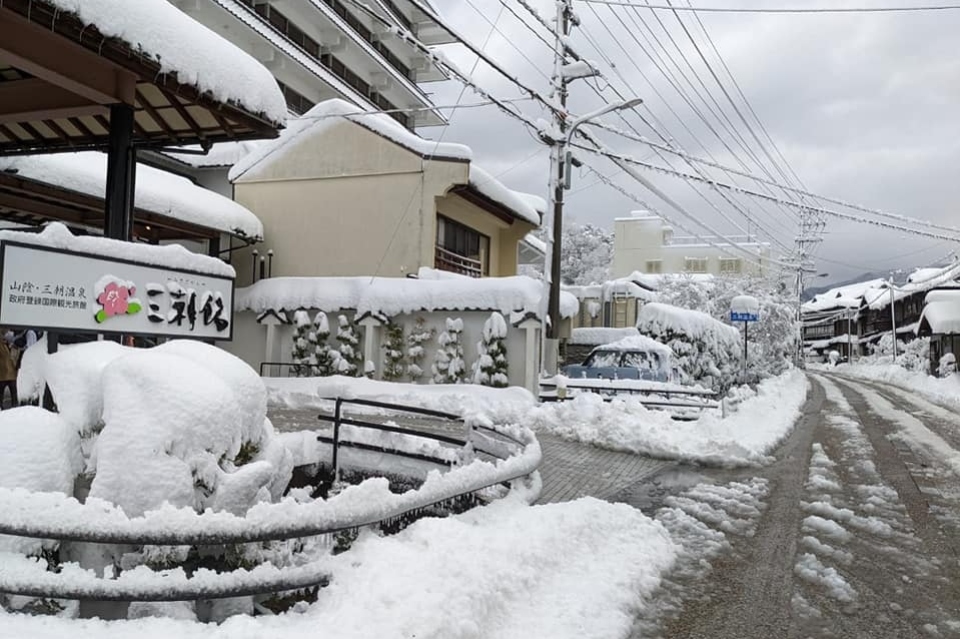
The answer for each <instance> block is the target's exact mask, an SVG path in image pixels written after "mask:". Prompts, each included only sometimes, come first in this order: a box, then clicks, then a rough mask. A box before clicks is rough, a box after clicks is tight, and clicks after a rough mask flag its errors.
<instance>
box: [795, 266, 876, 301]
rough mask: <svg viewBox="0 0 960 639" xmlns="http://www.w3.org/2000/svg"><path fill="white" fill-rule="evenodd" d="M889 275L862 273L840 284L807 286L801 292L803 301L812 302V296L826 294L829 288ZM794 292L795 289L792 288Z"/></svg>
mask: <svg viewBox="0 0 960 639" xmlns="http://www.w3.org/2000/svg"><path fill="white" fill-rule="evenodd" d="M889 275H890V274H889V273H883V272H881V273H864V274H863V275H857V276H856V277H851V278H849V279H846V280H843V281H842V282H833V283H832V284H824V285H823V286H808V287H807V288H805V289H804V290H803V301H804V302H806V301H807V300H812V299H813V296H814V295H819V294H820V293H826V292H827V291H829V290H830V289H831V288H840V287H841V286H847V285H848V284H856V283H857V282H866V281H868V280H876V279H883V278H885V277H887V276H889ZM794 290H796V287H794Z"/></svg>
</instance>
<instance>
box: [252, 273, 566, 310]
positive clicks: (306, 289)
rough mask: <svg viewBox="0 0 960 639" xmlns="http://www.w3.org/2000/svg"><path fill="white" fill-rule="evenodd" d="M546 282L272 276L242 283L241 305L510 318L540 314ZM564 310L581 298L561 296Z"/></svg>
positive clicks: (528, 280)
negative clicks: (473, 313) (472, 313)
mask: <svg viewBox="0 0 960 639" xmlns="http://www.w3.org/2000/svg"><path fill="white" fill-rule="evenodd" d="M543 293H544V289H543V284H542V283H541V282H538V281H536V280H534V279H532V278H530V277H526V276H523V275H516V276H513V277H484V278H469V277H460V278H450V279H413V278H396V277H273V278H267V279H262V280H260V281H259V282H257V283H256V284H254V285H253V286H249V287H247V288H242V289H238V290H237V292H236V302H235V309H236V311H238V312H239V311H253V312H254V313H263V312H264V311H268V310H275V311H277V310H285V311H294V310H298V309H319V310H323V311H326V312H335V311H341V310H346V309H355V310H356V312H357V315H358V316H363V315H366V314H368V313H369V314H373V315H377V316H380V317H393V316H396V315H401V314H405V313H416V312H421V311H438V310H440V311H465V310H480V311H499V312H500V313H502V314H503V315H504V316H505V317H509V318H510V319H511V321H518V320H520V319H522V318H523V317H525V316H527V315H536V316H537V317H539V316H540V314H541V311H542V309H541V303H540V300H541V297H542V295H543ZM560 302H561V304H560V313H561V315H562V316H563V317H572V316H573V315H575V314H576V313H577V311H578V310H579V304H578V303H577V300H576V298H574V297H573V296H572V295H565V296H561V300H560Z"/></svg>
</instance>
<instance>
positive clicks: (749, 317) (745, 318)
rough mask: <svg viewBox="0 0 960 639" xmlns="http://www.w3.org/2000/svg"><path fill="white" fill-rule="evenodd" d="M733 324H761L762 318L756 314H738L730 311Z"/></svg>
mask: <svg viewBox="0 0 960 639" xmlns="http://www.w3.org/2000/svg"><path fill="white" fill-rule="evenodd" d="M730 321H731V322H759V321H760V316H759V315H757V314H756V313H737V312H735V311H730Z"/></svg>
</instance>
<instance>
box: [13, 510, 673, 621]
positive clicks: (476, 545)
mask: <svg viewBox="0 0 960 639" xmlns="http://www.w3.org/2000/svg"><path fill="white" fill-rule="evenodd" d="M678 550H679V548H678V547H677V546H676V545H675V544H674V543H673V542H672V541H671V538H670V536H669V534H668V533H667V531H666V529H665V528H664V527H663V526H662V525H661V524H659V523H658V522H655V521H652V520H651V519H649V518H647V517H646V516H644V515H643V514H642V513H641V512H640V511H638V510H635V509H633V508H631V507H629V506H626V505H623V504H609V503H606V502H601V501H598V500H595V499H590V498H587V499H581V500H578V501H574V502H567V503H563V504H551V505H545V506H534V507H528V506H526V505H524V504H522V503H520V502H519V501H518V500H516V499H506V500H503V501H500V502H497V503H495V504H493V505H491V506H488V507H486V508H480V509H476V510H473V511H470V512H468V513H465V514H463V515H458V516H455V517H448V518H445V519H433V518H431V519H423V520H420V521H418V522H416V523H414V524H413V525H411V526H410V527H408V528H407V529H406V530H404V531H403V532H401V533H400V534H398V535H394V536H390V537H377V536H375V535H365V536H363V537H361V538H360V540H358V541H357V542H356V543H355V544H354V545H353V548H352V549H351V550H350V551H349V552H346V553H342V554H340V555H337V556H336V557H333V558H331V559H330V560H329V561H328V562H325V563H326V564H327V567H329V569H330V574H331V583H330V585H329V586H328V587H327V588H325V589H324V590H323V592H322V596H321V597H320V600H319V601H318V602H317V603H314V604H311V605H309V606H304V607H302V608H298V609H297V612H290V613H287V614H283V615H279V616H262V617H248V616H235V617H231V618H229V619H227V620H226V621H225V622H224V623H222V624H220V625H210V624H198V623H192V622H190V621H186V620H182V619H161V618H143V619H137V620H133V621H121V622H107V621H102V620H99V619H82V620H67V619H61V618H56V617H31V616H28V615H13V614H8V613H4V612H0V623H2V625H3V627H4V628H5V629H6V632H7V633H8V634H10V635H11V636H29V637H32V638H34V639H48V638H49V639H53V638H57V639H59V638H60V637H63V636H70V637H76V638H77V639H88V638H89V639H121V638H123V639H126V638H127V637H130V636H131V635H135V636H138V637H141V638H142V639H155V638H159V637H171V636H176V637H179V638H180V639H226V638H230V639H253V638H254V637H264V636H269V637H272V638H274V639H299V638H301V637H305V636H312V635H315V634H316V633H317V629H318V628H336V632H337V636H338V637H343V638H344V639H367V638H369V637H383V638H384V639H393V638H396V639H400V638H401V637H413V636H416V637H450V638H453V637H459V638H463V639H467V638H471V639H472V638H479V637H484V638H488V639H507V638H519V637H551V639H568V638H569V639H574V638H576V639H601V638H603V639H607V638H609V637H624V636H626V635H627V634H628V633H629V632H630V628H631V625H632V623H633V621H634V617H635V615H636V613H637V612H638V611H639V610H641V609H642V608H644V606H645V602H646V601H647V600H648V599H649V598H650V596H651V594H652V593H653V591H654V590H655V589H656V588H657V586H658V585H659V584H660V582H661V576H662V574H663V573H664V572H665V571H666V570H668V569H669V568H670V567H671V565H672V564H673V562H674V560H675V557H676V555H677V552H678ZM478 557H482V558H483V560H482V561H478V560H477V558H478Z"/></svg>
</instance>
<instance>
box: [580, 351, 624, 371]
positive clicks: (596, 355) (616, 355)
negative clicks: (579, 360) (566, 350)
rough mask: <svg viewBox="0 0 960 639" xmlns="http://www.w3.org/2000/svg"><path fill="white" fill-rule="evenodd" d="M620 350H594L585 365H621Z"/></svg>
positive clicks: (602, 366)
mask: <svg viewBox="0 0 960 639" xmlns="http://www.w3.org/2000/svg"><path fill="white" fill-rule="evenodd" d="M620 355H621V354H620V352H619V351H593V353H592V354H591V355H590V357H588V358H587V361H586V362H584V363H583V365H584V366H585V367H587V368H614V367H617V366H620Z"/></svg>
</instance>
